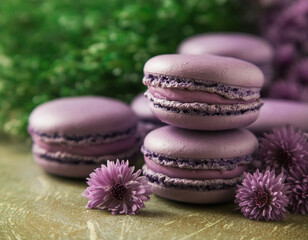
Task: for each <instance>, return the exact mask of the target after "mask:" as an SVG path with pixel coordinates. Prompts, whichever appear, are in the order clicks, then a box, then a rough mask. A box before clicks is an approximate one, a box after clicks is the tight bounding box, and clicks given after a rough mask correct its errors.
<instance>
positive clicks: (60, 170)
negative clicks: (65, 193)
mask: <svg viewBox="0 0 308 240" xmlns="http://www.w3.org/2000/svg"><path fill="white" fill-rule="evenodd" d="M34 161H35V162H36V163H37V164H38V165H39V166H40V167H41V168H43V169H44V170H45V171H46V172H48V173H51V174H54V175H58V176H62V177H71V178H86V177H88V176H89V174H90V173H91V172H93V170H94V169H95V168H98V167H100V166H101V164H89V165H88V164H82V163H81V164H78V165H75V164H74V165H73V164H64V163H59V162H52V161H48V160H46V159H44V158H41V157H39V156H36V155H34Z"/></svg>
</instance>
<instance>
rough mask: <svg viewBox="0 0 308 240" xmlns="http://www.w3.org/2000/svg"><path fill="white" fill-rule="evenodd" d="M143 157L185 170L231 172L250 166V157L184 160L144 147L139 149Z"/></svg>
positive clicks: (162, 164)
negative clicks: (246, 165)
mask: <svg viewBox="0 0 308 240" xmlns="http://www.w3.org/2000/svg"><path fill="white" fill-rule="evenodd" d="M141 152H142V153H143V154H144V156H145V157H146V158H148V159H150V160H152V161H154V162H155V163H157V164H159V165H161V166H165V167H175V168H186V169H203V170H204V169H216V170H231V169H234V168H236V167H237V166H238V165H240V164H241V165H244V164H250V163H251V162H252V160H253V159H252V155H246V156H241V157H234V158H217V159H213V158H212V159H184V158H176V157H167V156H164V155H162V154H158V153H154V152H152V151H150V150H148V149H146V148H145V147H144V146H142V148H141Z"/></svg>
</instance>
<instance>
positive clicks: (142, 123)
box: [131, 93, 165, 138]
mask: <svg viewBox="0 0 308 240" xmlns="http://www.w3.org/2000/svg"><path fill="white" fill-rule="evenodd" d="M131 108H132V109H133V111H134V112H135V114H136V115H137V116H138V118H139V123H138V131H139V132H140V135H141V136H142V137H143V138H144V137H145V136H146V135H147V134H148V133H149V132H150V131H152V130H154V129H156V128H159V127H162V126H163V125H165V124H164V123H162V122H161V121H160V120H159V119H158V118H157V117H155V115H154V114H153V112H152V110H151V108H150V104H149V101H148V99H147V98H146V97H145V96H144V94H143V93H142V94H139V95H137V96H136V97H135V98H134V99H133V101H132V103H131Z"/></svg>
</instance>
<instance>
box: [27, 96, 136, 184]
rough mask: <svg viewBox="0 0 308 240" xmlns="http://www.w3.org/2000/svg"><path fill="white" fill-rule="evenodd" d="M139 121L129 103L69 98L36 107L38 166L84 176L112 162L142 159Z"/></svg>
mask: <svg viewBox="0 0 308 240" xmlns="http://www.w3.org/2000/svg"><path fill="white" fill-rule="evenodd" d="M137 123H138V118H137V116H136V115H135V113H134V112H133V111H132V110H131V108H130V107H129V106H128V105H126V104H125V103H123V102H121V101H118V100H115V99H111V98H105V97H93V96H92V97H69V98H61V99H56V100H53V101H50V102H47V103H44V104H42V105H39V106H38V107H36V108H35V109H34V110H33V111H32V113H31V115H30V118H29V126H28V131H29V133H30V135H31V137H32V141H33V147H32V151H33V155H34V160H35V162H36V163H37V164H38V165H40V166H41V167H42V168H43V169H44V170H46V171H47V172H49V173H52V174H55V175H59V176H65V177H75V178H85V177H87V176H88V175H89V173H91V172H92V171H93V170H94V169H95V168H97V167H100V165H101V164H102V163H106V161H107V160H116V159H129V160H130V163H131V164H133V163H134V161H135V160H136V158H137V157H138V156H139V152H140V145H139V144H140V143H139V141H140V140H139V136H138V134H137Z"/></svg>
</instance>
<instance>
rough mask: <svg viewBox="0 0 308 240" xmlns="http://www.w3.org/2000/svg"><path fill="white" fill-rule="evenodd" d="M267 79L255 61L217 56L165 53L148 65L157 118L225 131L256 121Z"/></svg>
mask: <svg viewBox="0 0 308 240" xmlns="http://www.w3.org/2000/svg"><path fill="white" fill-rule="evenodd" d="M263 82H264V76H263V73H262V72H261V70H260V69H259V68H258V67H256V66H255V65H253V64H251V63H248V62H245V61H242V60H238V59H234V58H230V57H220V56H214V55H204V56H196V55H181V54H170V55H160V56H156V57H153V58H151V59H150V60H148V61H147V62H146V64H145V66H144V78H143V83H144V84H145V85H146V86H147V87H148V90H147V92H146V93H145V95H146V96H147V97H148V99H149V100H150V107H151V109H152V111H153V113H154V114H155V116H156V117H157V118H159V119H160V120H161V121H163V122H165V123H167V124H170V125H172V126H175V127H180V128H187V129H194V130H226V129H233V128H239V127H244V126H247V125H249V124H251V123H252V122H254V121H255V120H256V119H257V117H258V114H259V109H260V107H261V106H262V102H261V100H260V90H261V87H262V85H263Z"/></svg>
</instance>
